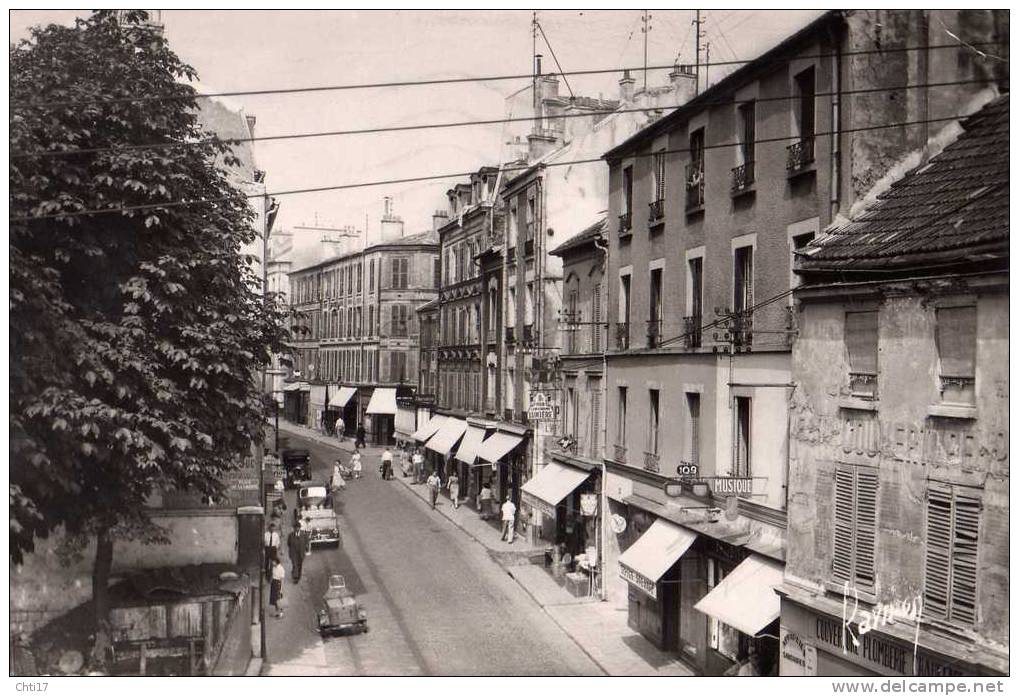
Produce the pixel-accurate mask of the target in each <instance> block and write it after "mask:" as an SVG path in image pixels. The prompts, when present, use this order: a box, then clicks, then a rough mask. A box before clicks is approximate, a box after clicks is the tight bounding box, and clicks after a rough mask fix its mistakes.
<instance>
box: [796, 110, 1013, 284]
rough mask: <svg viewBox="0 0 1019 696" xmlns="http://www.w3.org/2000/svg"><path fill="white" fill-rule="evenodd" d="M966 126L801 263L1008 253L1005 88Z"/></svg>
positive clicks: (892, 265)
mask: <svg viewBox="0 0 1019 696" xmlns="http://www.w3.org/2000/svg"><path fill="white" fill-rule="evenodd" d="M961 126H962V129H963V130H962V133H961V134H960V135H959V136H958V138H956V140H955V141H954V142H953V143H951V144H950V145H948V146H947V147H945V149H944V150H942V151H941V153H939V154H938V155H937V156H935V157H933V158H931V160H930V161H929V162H928V163H927V164H926V165H923V166H921V167H919V168H917V169H914V170H913V171H911V172H909V173H908V174H906V175H905V176H904V177H902V178H901V179H899V180H898V181H896V182H895V183H894V184H892V185H891V187H890V188H889V189H888V190H887V191H885V192H884V193H882V194H881V195H879V196H878V197H877V200H876V201H875V202H873V203H871V204H870V206H869V207H867V208H866V209H865V210H864V212H863V213H862V214H860V215H858V216H857V217H856V219H855V220H852V221H850V222H846V223H842V224H839V225H836V226H833V227H831V228H829V229H828V230H827V231H826V233H825V234H824V235H822V236H821V237H820V238H819V239H817V240H815V241H814V242H813V243H812V244H811V245H810V246H809V247H808V248H807V249H806V250H805V253H804V255H803V256H801V257H800V258H799V259H798V261H797V270H800V271H804V272H808V273H809V272H810V271H856V270H859V271H866V270H873V269H888V270H890V269H897V268H899V269H901V268H907V267H927V266H934V265H937V266H941V265H944V264H946V263H948V264H955V263H958V264H964V263H973V262H985V261H988V260H991V259H1001V258H1007V257H1008V229H1009V225H1008V223H1009V218H1008V193H1009V189H1008V154H1009V147H1008V145H1009V142H1008V140H1009V138H1008V95H1007V94H1006V95H1004V96H1002V97H999V98H997V99H995V100H994V101H992V102H991V103H990V104H988V105H987V106H985V107H984V108H983V109H981V110H980V111H978V112H977V113H976V114H974V115H973V116H970V117H969V118H967V119H966V120H964V121H963V122H962V123H961Z"/></svg>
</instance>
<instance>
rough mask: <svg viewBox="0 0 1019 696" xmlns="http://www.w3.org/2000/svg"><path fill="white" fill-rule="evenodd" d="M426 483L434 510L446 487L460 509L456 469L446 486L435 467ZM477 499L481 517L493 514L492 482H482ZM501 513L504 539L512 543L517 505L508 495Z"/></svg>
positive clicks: (453, 501) (456, 508)
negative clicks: (440, 493) (440, 492)
mask: <svg viewBox="0 0 1019 696" xmlns="http://www.w3.org/2000/svg"><path fill="white" fill-rule="evenodd" d="M414 456H415V457H417V456H420V455H418V454H415V455H414ZM425 484H426V485H427V486H428V497H429V500H430V501H431V504H432V509H433V510H434V509H435V505H436V502H437V501H438V499H439V491H440V490H442V489H443V488H446V489H447V490H448V491H449V499H450V501H451V503H452V505H453V509H454V510H458V509H460V478H459V477H458V476H457V475H456V472H455V471H454V472H451V473H450V475H449V476H448V477H447V478H446V484H445V486H443V484H442V478H441V477H440V476H439V472H438V470H436V469H433V470H432V473H431V475H430V476H429V477H428V479H427V480H426V481H425ZM477 500H478V509H479V510H480V513H481V515H480V516H481V519H483V520H487V519H489V518H490V517H491V516H492V486H491V484H489V483H484V484H482V486H481V490H480V491H479V492H478V499H477ZM500 513H501V521H502V541H507V542H509V543H510V544H512V543H513V535H514V532H515V528H516V518H517V506H516V505H515V504H514V503H513V500H512V499H511V498H510V497H509V496H508V495H507V496H506V497H505V499H504V500H503V503H502V507H501V508H500Z"/></svg>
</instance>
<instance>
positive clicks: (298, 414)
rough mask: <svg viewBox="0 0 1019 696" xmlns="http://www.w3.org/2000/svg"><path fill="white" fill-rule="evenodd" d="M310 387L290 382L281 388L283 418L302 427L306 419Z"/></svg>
mask: <svg viewBox="0 0 1019 696" xmlns="http://www.w3.org/2000/svg"><path fill="white" fill-rule="evenodd" d="M310 397H311V385H309V384H308V383H307V382H291V383H290V384H288V385H286V386H285V387H283V417H284V418H285V419H286V420H288V421H290V422H291V423H298V424H300V425H304V424H305V421H306V420H307V417H308V407H309V402H310Z"/></svg>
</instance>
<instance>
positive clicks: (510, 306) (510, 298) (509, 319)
mask: <svg viewBox="0 0 1019 696" xmlns="http://www.w3.org/2000/svg"><path fill="white" fill-rule="evenodd" d="M516 324H517V289H516V288H510V289H509V294H508V295H506V326H516Z"/></svg>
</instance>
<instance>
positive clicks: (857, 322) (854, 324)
mask: <svg viewBox="0 0 1019 696" xmlns="http://www.w3.org/2000/svg"><path fill="white" fill-rule="evenodd" d="M845 340H846V349H847V350H848V351H849V371H850V372H853V373H856V374H866V375H876V374H877V340H878V336H877V312H846V338H845Z"/></svg>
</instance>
